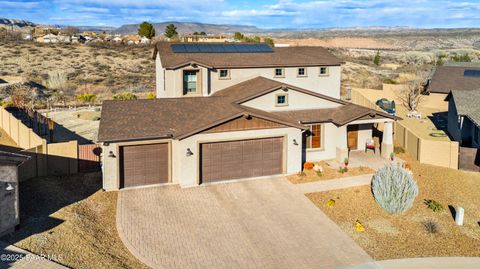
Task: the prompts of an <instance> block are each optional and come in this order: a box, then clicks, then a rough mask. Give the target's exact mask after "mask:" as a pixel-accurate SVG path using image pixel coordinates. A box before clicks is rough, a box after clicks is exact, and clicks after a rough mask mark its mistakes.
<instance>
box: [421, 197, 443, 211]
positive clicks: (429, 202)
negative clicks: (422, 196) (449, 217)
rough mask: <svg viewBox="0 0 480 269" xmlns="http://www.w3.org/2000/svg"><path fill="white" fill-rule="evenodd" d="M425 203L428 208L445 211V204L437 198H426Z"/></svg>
mask: <svg viewBox="0 0 480 269" xmlns="http://www.w3.org/2000/svg"><path fill="white" fill-rule="evenodd" d="M425 204H426V205H427V207H428V208H430V209H431V210H432V211H433V212H441V211H443V209H444V208H443V205H442V204H440V203H439V202H437V201H435V200H425Z"/></svg>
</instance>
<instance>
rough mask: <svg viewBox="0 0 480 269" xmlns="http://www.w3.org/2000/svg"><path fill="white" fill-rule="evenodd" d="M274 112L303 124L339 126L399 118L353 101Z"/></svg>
mask: <svg viewBox="0 0 480 269" xmlns="http://www.w3.org/2000/svg"><path fill="white" fill-rule="evenodd" d="M272 114H275V115H278V116H282V117H285V118H289V119H291V120H293V121H296V122H299V123H302V124H311V123H325V122H331V123H333V124H335V125H337V126H342V125H345V124H347V123H350V122H352V121H355V120H366V119H380V118H390V119H397V117H395V116H392V115H389V114H387V113H383V112H381V111H377V110H373V109H370V108H367V107H363V106H359V105H355V104H351V103H348V104H346V105H343V106H339V107H335V108H325V109H305V110H292V111H282V112H273V113H272Z"/></svg>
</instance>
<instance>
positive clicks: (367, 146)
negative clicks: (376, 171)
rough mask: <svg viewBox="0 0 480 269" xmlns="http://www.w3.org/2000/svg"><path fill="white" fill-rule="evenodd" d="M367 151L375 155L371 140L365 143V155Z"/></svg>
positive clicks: (368, 139) (373, 144)
mask: <svg viewBox="0 0 480 269" xmlns="http://www.w3.org/2000/svg"><path fill="white" fill-rule="evenodd" d="M369 149H370V150H373V154H375V141H374V140H373V139H372V138H367V141H366V142H365V153H367V150H369Z"/></svg>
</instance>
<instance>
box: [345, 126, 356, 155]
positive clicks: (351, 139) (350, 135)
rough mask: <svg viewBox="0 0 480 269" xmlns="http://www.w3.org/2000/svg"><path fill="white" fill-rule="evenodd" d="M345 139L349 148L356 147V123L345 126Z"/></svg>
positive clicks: (353, 148)
mask: <svg viewBox="0 0 480 269" xmlns="http://www.w3.org/2000/svg"><path fill="white" fill-rule="evenodd" d="M347 141H348V142H347V143H348V149H349V150H356V149H358V125H348V126H347Z"/></svg>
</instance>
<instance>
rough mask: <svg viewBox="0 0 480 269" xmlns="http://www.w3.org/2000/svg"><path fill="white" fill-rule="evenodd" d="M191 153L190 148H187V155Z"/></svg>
mask: <svg viewBox="0 0 480 269" xmlns="http://www.w3.org/2000/svg"><path fill="white" fill-rule="evenodd" d="M192 155H193V152H192V151H191V150H190V148H187V157H190V156H192Z"/></svg>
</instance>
